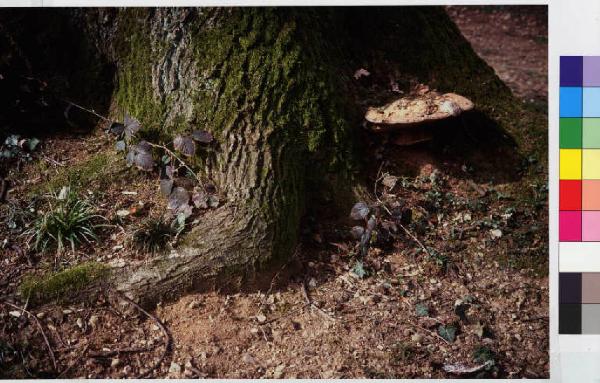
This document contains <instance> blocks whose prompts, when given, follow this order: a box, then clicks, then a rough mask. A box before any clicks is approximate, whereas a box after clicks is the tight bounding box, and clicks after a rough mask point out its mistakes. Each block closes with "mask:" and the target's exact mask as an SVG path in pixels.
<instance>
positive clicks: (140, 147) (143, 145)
mask: <svg viewBox="0 0 600 383" xmlns="http://www.w3.org/2000/svg"><path fill="white" fill-rule="evenodd" d="M135 147H136V150H137V151H138V152H145V153H152V146H150V144H149V143H148V141H144V140H141V141H140V142H139V143H138V144H137V145H136V146H135Z"/></svg>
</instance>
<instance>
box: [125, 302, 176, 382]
mask: <svg viewBox="0 0 600 383" xmlns="http://www.w3.org/2000/svg"><path fill="white" fill-rule="evenodd" d="M113 291H114V292H115V293H116V294H117V295H118V296H119V297H120V298H121V299H123V300H124V301H126V302H128V303H131V304H132V305H133V306H135V308H137V309H138V310H140V311H141V312H142V313H144V314H145V315H146V316H147V317H148V318H150V319H152V320H153V321H154V322H155V323H156V324H157V326H158V327H159V328H160V329H161V331H162V332H163V334H164V336H165V351H164V352H163V354H162V355H161V357H160V359H158V361H157V362H156V363H155V364H154V365H153V366H152V367H150V369H149V370H148V371H146V372H145V373H144V374H142V376H140V378H145V377H147V376H148V375H150V373H151V372H152V371H154V370H156V368H157V367H158V366H160V364H161V363H162V361H163V360H164V359H165V357H166V356H167V352H169V348H170V346H171V335H169V332H168V331H167V329H166V328H165V326H164V325H163V324H162V322H161V321H160V320H159V319H158V318H157V317H155V316H154V315H152V314H150V313H149V312H148V311H146V310H144V309H143V308H142V307H141V306H140V305H138V304H137V303H135V302H134V301H132V300H131V299H129V298H128V297H126V296H125V295H124V294H122V293H121V292H119V291H117V290H113Z"/></svg>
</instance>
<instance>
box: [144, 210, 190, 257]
mask: <svg viewBox="0 0 600 383" xmlns="http://www.w3.org/2000/svg"><path fill="white" fill-rule="evenodd" d="M180 231H181V228H180V227H178V225H177V220H175V221H173V222H169V221H168V220H167V219H166V218H165V217H164V216H158V217H148V218H146V219H145V220H143V221H142V223H141V224H140V225H139V227H138V228H137V229H136V230H135V231H134V232H133V243H134V245H135V246H136V247H138V248H139V249H141V250H143V251H146V252H150V253H156V252H158V251H160V250H163V249H164V248H165V247H166V246H167V244H168V243H169V242H170V241H171V240H172V239H173V238H175V237H176V236H177V234H178V233H179V232H180Z"/></svg>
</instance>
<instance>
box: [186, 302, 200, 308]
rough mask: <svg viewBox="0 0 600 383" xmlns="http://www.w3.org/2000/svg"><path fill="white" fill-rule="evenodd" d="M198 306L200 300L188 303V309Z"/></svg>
mask: <svg viewBox="0 0 600 383" xmlns="http://www.w3.org/2000/svg"><path fill="white" fill-rule="evenodd" d="M198 307H200V302H198V301H191V302H190V304H189V305H188V308H189V309H195V308H198Z"/></svg>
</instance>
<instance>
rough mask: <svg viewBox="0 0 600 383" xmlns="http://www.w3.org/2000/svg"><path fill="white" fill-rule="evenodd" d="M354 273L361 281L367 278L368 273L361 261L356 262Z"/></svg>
mask: <svg viewBox="0 0 600 383" xmlns="http://www.w3.org/2000/svg"><path fill="white" fill-rule="evenodd" d="M352 273H354V274H355V275H356V276H357V277H359V278H360V279H363V278H364V277H366V276H367V271H366V270H365V266H364V265H363V263H362V262H361V261H356V263H355V264H354V267H353V268H352Z"/></svg>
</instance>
